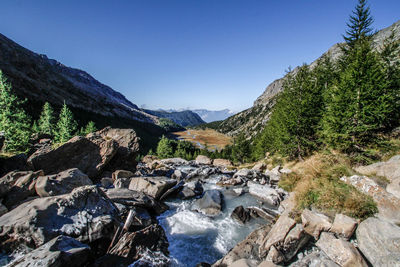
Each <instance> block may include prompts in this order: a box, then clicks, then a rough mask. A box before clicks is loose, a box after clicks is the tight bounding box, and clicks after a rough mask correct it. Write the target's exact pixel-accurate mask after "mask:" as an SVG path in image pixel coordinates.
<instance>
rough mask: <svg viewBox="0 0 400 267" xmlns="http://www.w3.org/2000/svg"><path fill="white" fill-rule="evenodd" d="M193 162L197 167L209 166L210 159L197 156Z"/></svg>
mask: <svg viewBox="0 0 400 267" xmlns="http://www.w3.org/2000/svg"><path fill="white" fill-rule="evenodd" d="M195 162H196V164H198V165H211V164H212V159H210V158H209V157H206V156H203V155H198V156H197V157H196V160H195Z"/></svg>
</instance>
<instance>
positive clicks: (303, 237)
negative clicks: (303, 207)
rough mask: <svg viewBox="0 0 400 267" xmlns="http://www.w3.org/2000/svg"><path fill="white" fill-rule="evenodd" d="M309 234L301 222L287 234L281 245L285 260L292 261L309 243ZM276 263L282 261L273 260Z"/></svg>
mask: <svg viewBox="0 0 400 267" xmlns="http://www.w3.org/2000/svg"><path fill="white" fill-rule="evenodd" d="M309 237H310V236H309V235H308V234H307V233H306V232H305V231H304V228H303V226H302V225H301V224H296V226H295V227H293V228H292V229H291V230H290V232H289V233H288V234H287V235H286V237H285V241H284V242H283V245H282V246H280V251H281V252H282V254H283V256H284V259H283V260H284V262H288V261H290V260H291V259H292V258H293V257H294V256H295V255H296V254H297V252H298V251H299V250H300V249H301V248H302V247H303V246H304V245H305V244H307V242H308V240H309ZM273 262H274V263H281V262H277V261H273Z"/></svg>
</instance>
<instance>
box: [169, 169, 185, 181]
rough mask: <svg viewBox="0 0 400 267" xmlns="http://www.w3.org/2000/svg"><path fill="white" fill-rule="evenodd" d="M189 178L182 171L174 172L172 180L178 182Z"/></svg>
mask: <svg viewBox="0 0 400 267" xmlns="http://www.w3.org/2000/svg"><path fill="white" fill-rule="evenodd" d="M186 176H187V173H184V172H182V171H181V170H174V173H173V174H172V176H171V178H172V179H176V180H178V181H181V180H184V179H185V178H186Z"/></svg>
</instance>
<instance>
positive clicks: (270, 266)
mask: <svg viewBox="0 0 400 267" xmlns="http://www.w3.org/2000/svg"><path fill="white" fill-rule="evenodd" d="M277 266H278V265H276V264H275V263H273V262H272V261H267V260H265V261H262V262H261V263H260V264H259V265H258V266H257V267H277Z"/></svg>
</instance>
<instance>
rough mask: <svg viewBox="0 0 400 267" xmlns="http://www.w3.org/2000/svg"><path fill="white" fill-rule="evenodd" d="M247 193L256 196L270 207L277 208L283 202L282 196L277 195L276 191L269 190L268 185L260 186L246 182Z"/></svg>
mask: <svg viewBox="0 0 400 267" xmlns="http://www.w3.org/2000/svg"><path fill="white" fill-rule="evenodd" d="M247 186H248V187H249V193H250V194H252V195H253V196H256V197H258V198H260V199H262V200H263V201H265V202H267V203H268V204H270V205H273V206H278V205H279V203H280V202H281V201H282V200H283V196H281V194H279V192H278V191H277V190H276V189H273V188H271V187H270V186H268V185H260V184H257V183H254V182H248V183H247Z"/></svg>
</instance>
